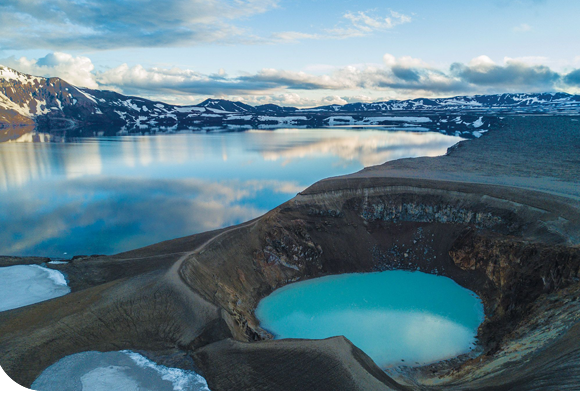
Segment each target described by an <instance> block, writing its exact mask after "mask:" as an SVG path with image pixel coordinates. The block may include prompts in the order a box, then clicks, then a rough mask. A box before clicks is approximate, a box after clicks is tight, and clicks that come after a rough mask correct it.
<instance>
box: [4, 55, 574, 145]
mask: <svg viewBox="0 0 580 400" xmlns="http://www.w3.org/2000/svg"><path fill="white" fill-rule="evenodd" d="M579 111H580V96H574V95H570V94H567V93H538V94H521V93H520V94H499V95H481V96H458V97H452V98H444V99H415V100H400V101H399V100H391V101H386V102H375V103H352V104H345V105H331V106H322V107H315V108H309V109H298V108H295V107H281V106H278V105H275V104H265V105H259V106H251V105H248V104H244V103H241V102H233V101H228V100H221V99H207V100H205V101H203V102H202V103H200V104H197V105H193V106H176V105H171V104H167V103H163V102H158V101H151V100H147V99H144V98H140V97H134V96H124V95H122V94H119V93H116V92H112V91H107V90H94V89H86V88H79V87H76V86H74V85H71V84H69V83H67V82H66V81H64V80H62V79H60V78H42V77H37V76H32V75H27V74H23V73H20V72H18V71H15V70H13V69H11V68H7V67H3V66H0V126H3V127H10V126H25V125H35V127H36V128H35V129H37V130H44V131H51V130H56V129H74V128H79V127H84V128H86V127H93V128H96V127H99V128H102V127H108V129H109V130H110V129H114V130H116V131H117V132H119V133H131V132H140V131H148V132H155V131H177V130H212V129H272V128H283V127H310V128H316V127H330V126H383V127H385V126H386V127H391V128H396V129H423V130H437V131H440V132H443V133H447V134H453V135H460V136H465V137H472V136H479V135H481V134H482V133H484V132H486V131H487V130H488V129H489V128H490V126H491V125H492V123H493V122H494V121H497V116H500V115H509V114H514V113H515V114H526V113H534V114H537V113H546V114H550V113H555V114H574V115H578V113H579Z"/></svg>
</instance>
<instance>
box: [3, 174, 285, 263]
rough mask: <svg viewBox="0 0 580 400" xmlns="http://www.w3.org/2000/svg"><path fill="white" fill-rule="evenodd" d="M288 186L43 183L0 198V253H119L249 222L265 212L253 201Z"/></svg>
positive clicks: (256, 183)
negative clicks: (1, 224)
mask: <svg viewBox="0 0 580 400" xmlns="http://www.w3.org/2000/svg"><path fill="white" fill-rule="evenodd" d="M290 188H291V189H292V190H294V189H296V187H294V186H293V185H292V184H291V183H289V182H272V181H257V180H254V181H247V182H240V181H230V182H208V181H206V180H201V179H184V180H147V179H140V178H116V179H111V178H106V179H105V178H98V177H97V178H90V179H89V178H87V179H83V180H78V179H73V180H66V181H61V182H58V183H57V184H51V183H48V182H45V183H42V184H39V185H35V186H34V188H32V187H29V188H27V189H26V190H17V191H13V192H12V193H11V196H10V197H9V198H4V199H2V201H0V204H1V205H2V209H1V211H0V219H1V220H2V221H3V226H4V229H2V230H0V254H15V255H25V254H39V255H49V256H62V255H63V253H65V252H66V253H68V254H69V255H74V254H103V253H105V254H112V253H116V252H121V251H126V250H130V249H132V248H136V247H140V246H144V245H147V244H152V243H156V242H159V241H162V240H167V239H171V238H175V237H180V236H186V235H189V234H193V233H196V232H203V231H207V230H211V229H216V228H220V227H223V226H228V225H232V224H236V223H240V222H243V221H246V220H249V219H252V218H255V217H257V216H259V215H261V214H263V213H264V212H266V211H267V210H266V209H262V208H260V207H259V205H257V204H252V202H251V200H252V198H254V197H256V196H259V195H265V196H267V195H269V194H271V193H273V192H277V191H278V192H284V191H286V190H288V189H290ZM35 199H36V200H35ZM39 199H42V200H39ZM246 202H248V203H249V204H246Z"/></svg>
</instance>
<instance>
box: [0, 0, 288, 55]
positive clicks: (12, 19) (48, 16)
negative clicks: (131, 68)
mask: <svg viewBox="0 0 580 400" xmlns="http://www.w3.org/2000/svg"><path fill="white" fill-rule="evenodd" d="M278 2H279V0H233V1H232V0H164V1H158V0H82V1H70V0H27V1H19V0H3V1H2V2H0V47H1V48H5V49H34V48H52V49H71V48H74V49H107V50H110V49H114V48H115V49H118V48H126V47H164V46H185V45H195V44H199V43H213V42H226V43H229V42H240V41H245V40H247V39H248V34H247V32H245V31H244V30H243V29H240V28H239V27H237V26H236V25H235V22H236V21H238V20H240V19H243V18H247V17H250V16H253V15H256V14H261V13H264V12H266V11H268V10H270V9H273V8H276V7H277V6H278Z"/></svg>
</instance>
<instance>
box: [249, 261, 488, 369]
mask: <svg viewBox="0 0 580 400" xmlns="http://www.w3.org/2000/svg"><path fill="white" fill-rule="evenodd" d="M256 316H257V317H258V319H259V320H260V324H261V326H262V327H263V328H264V329H266V330H268V331H269V332H271V333H272V334H274V335H275V338H276V339H286V338H303V339H324V338H328V337H332V336H338V335H343V336H345V337H347V338H348V339H349V340H350V341H351V342H353V343H354V344H355V345H356V346H357V347H359V348H360V349H362V350H363V351H364V352H366V353H367V354H368V355H369V356H370V357H371V358H372V359H373V360H374V361H375V362H376V363H377V365H379V366H380V367H382V368H388V367H392V366H396V365H416V364H417V363H418V364H429V363H433V362H437V361H440V360H445V359H449V358H453V357H455V356H458V355H460V354H464V353H467V352H469V351H471V350H472V349H473V348H474V346H475V342H476V335H477V328H478V327H479V325H480V324H481V323H482V322H483V319H484V312H483V304H482V302H481V300H480V299H479V297H477V296H476V295H475V293H473V292H471V291H469V290H467V289H465V288H463V287H461V286H459V285H458V284H457V283H455V282H454V281H453V280H451V279H449V278H446V277H442V276H436V275H430V274H425V273H421V272H408V271H384V272H374V273H364V274H358V273H357V274H343V275H335V276H327V277H323V278H317V279H311V280H307V281H303V282H297V283H293V284H290V285H287V286H285V287H283V288H281V289H278V290H276V291H275V292H273V293H272V294H271V295H270V296H268V297H266V298H264V299H262V301H261V302H260V303H259V305H258V307H257V309H256Z"/></svg>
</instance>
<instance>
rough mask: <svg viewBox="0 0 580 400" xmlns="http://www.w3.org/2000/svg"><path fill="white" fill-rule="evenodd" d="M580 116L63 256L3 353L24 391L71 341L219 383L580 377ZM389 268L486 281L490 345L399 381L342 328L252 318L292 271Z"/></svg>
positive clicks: (485, 340)
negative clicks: (68, 258)
mask: <svg viewBox="0 0 580 400" xmlns="http://www.w3.org/2000/svg"><path fill="white" fill-rule="evenodd" d="M579 127H580V125H579V124H578V122H577V121H575V120H574V119H573V118H548V117H536V118H525V119H524V118H514V119H511V120H507V121H506V127H504V128H502V129H501V130H497V131H492V132H490V133H489V134H488V135H486V136H485V137H483V138H481V139H478V140H476V141H470V142H462V144H460V145H459V146H457V148H455V149H452V150H451V151H450V152H449V154H448V155H447V156H443V157H438V158H421V159H408V160H399V161H396V162H392V163H387V164H385V165H383V166H378V167H373V168H369V169H365V170H363V171H361V172H360V173H357V174H354V175H351V176H347V177H337V178H333V179H327V180H324V181H321V182H319V183H317V184H315V185H313V186H312V187H310V188H308V189H307V190H305V191H304V192H303V193H300V194H299V195H297V196H296V197H295V198H294V199H293V200H291V201H289V202H287V203H285V204H283V205H282V206H280V207H278V208H276V209H274V210H272V211H271V212H269V213H267V214H266V215H264V216H263V217H261V218H259V219H257V220H255V221H251V222H249V223H246V224H242V225H240V226H238V227H234V228H229V229H224V230H221V231H218V232H210V233H206V234H202V235H195V236H192V237H190V238H183V239H178V240H175V241H169V242H164V243H160V244H158V245H155V246H150V247H147V248H145V249H139V250H135V251H133V252H129V253H125V254H122V255H117V256H112V257H94V258H88V259H77V260H75V261H74V262H73V263H71V264H70V265H68V266H65V267H63V268H64V269H66V272H67V273H68V274H69V276H70V277H71V284H72V285H73V291H74V293H73V294H71V295H69V296H65V297H63V298H60V299H54V300H51V301H48V302H45V303H42V304H39V305H34V306H29V307H25V308H23V309H20V310H14V311H11V312H7V313H2V314H0V350H1V353H0V364H1V365H2V367H3V368H4V369H5V371H6V372H7V373H8V374H9V375H10V376H11V377H13V378H14V379H15V380H16V381H18V382H20V383H22V384H24V385H29V384H30V383H31V382H32V380H33V379H34V377H35V376H36V375H37V374H38V373H39V372H40V371H41V370H42V369H44V368H46V366H48V365H50V364H51V363H52V362H54V361H56V360H57V359H59V358H61V357H62V356H65V355H67V354H71V353H73V352H77V351H84V350H102V351H105V350H115V349H121V348H132V349H140V350H155V351H168V350H171V349H177V348H179V349H182V350H184V351H187V352H189V353H190V354H192V355H193V357H194V360H195V361H196V363H197V365H198V367H199V368H200V369H201V370H202V373H203V374H204V375H205V376H206V378H207V379H208V383H209V385H210V388H214V389H239V390H243V389H289V388H295V389H299V388H301V387H302V388H310V389H315V388H335V389H345V390H346V389H350V390H352V389H374V390H376V389H380V388H382V389H403V388H410V389H423V388H429V389H466V388H468V389H495V388H502V389H549V388H552V389H556V388H557V389H564V388H567V389H578V379H577V378H578V376H580V351H579V350H580V346H579V345H578V343H579V341H578V339H580V336H579V335H580V325H579V324H578V322H579V321H578V316H579V315H580V301H579V295H580V284H579V278H580V275H579V269H580V248H579V246H578V244H579V242H580V211H579V210H580V204H579V202H578V197H579V196H580V193H578V192H579V191H580V189H579V186H580V184H579V182H580V179H579V174H580V168H579V167H578V166H579V165H580V152H579V151H578V149H580V131H579ZM388 268H400V269H412V270H421V271H424V272H428V273H437V274H441V275H445V276H449V277H451V278H452V279H454V280H455V281H457V282H458V283H459V284H461V285H463V286H465V287H467V288H469V289H471V290H473V291H475V292H476V293H478V294H479V295H480V296H481V297H482V299H483V300H484V304H485V310H486V316H487V317H486V320H485V322H484V324H483V325H482V326H481V328H480V331H479V339H480V345H481V348H480V352H479V353H478V354H477V355H476V354H472V355H470V356H465V357H463V358H461V359H458V360H454V361H453V362H443V363H439V364H436V365H432V366H429V367H427V368H418V369H409V370H405V371H399V372H400V373H399V374H398V375H397V376H396V377H395V378H396V380H397V382H395V381H394V380H393V379H391V378H390V377H389V376H388V375H387V374H385V373H384V372H383V371H381V370H380V369H378V367H376V365H374V363H373V362H372V361H371V360H370V359H368V357H366V355H364V353H362V352H360V350H358V349H357V348H356V347H354V346H352V344H351V343H350V342H348V341H347V340H346V341H345V340H343V339H340V340H338V339H331V340H326V341H300V340H290V341H281V342H273V341H271V340H269V335H268V333H267V332H265V331H263V330H262V329H260V327H259V322H258V321H257V320H256V318H255V316H254V309H255V307H256V305H257V303H258V302H259V300H260V299H261V298H263V297H264V296H266V295H267V294H269V293H270V292H271V291H273V290H274V289H276V288H278V287H280V286H283V285H285V284H287V283H290V282H293V281H296V280H299V279H309V278H314V277H317V276H322V275H328V274H337V273H344V272H355V271H357V272H363V271H377V270H384V269H388ZM244 343H246V344H244ZM361 353H362V354H361ZM320 360H327V361H325V362H323V363H322V364H321V365H326V366H328V367H327V368H321V367H317V365H319V364H318V363H320ZM306 370H307V371H309V373H308V374H307V378H306V375H305V374H304V371H306ZM391 372H395V371H389V373H391ZM393 376H394V375H393Z"/></svg>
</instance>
